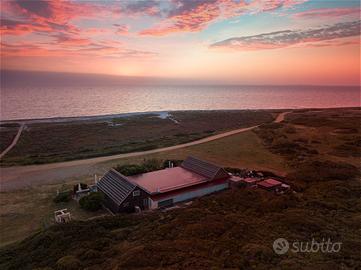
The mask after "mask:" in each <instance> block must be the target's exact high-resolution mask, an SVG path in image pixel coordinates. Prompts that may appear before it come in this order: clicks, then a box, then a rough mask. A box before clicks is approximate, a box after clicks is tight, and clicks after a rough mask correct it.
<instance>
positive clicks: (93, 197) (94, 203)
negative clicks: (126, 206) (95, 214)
mask: <svg viewBox="0 0 361 270" xmlns="http://www.w3.org/2000/svg"><path fill="white" fill-rule="evenodd" d="M103 200H104V195H103V193H100V192H93V193H90V194H89V195H87V196H85V197H83V198H81V199H80V200H79V204H80V207H81V208H83V209H85V210H88V211H97V210H99V209H100V208H101V207H102V203H103Z"/></svg>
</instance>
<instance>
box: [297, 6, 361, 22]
mask: <svg viewBox="0 0 361 270" xmlns="http://www.w3.org/2000/svg"><path fill="white" fill-rule="evenodd" d="M360 11H361V10H360V8H359V7H351V8H317V9H310V10H306V11H302V12H298V13H295V14H294V17H296V18H305V19H311V18H316V19H320V18H322V19H324V18H333V17H344V16H354V17H356V18H359V17H360Z"/></svg>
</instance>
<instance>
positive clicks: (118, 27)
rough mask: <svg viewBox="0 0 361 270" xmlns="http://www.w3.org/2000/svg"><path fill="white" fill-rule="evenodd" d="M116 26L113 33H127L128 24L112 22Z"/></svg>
mask: <svg viewBox="0 0 361 270" xmlns="http://www.w3.org/2000/svg"><path fill="white" fill-rule="evenodd" d="M114 26H115V27H116V31H115V33H116V34H118V35H127V34H129V26H128V25H125V24H114Z"/></svg>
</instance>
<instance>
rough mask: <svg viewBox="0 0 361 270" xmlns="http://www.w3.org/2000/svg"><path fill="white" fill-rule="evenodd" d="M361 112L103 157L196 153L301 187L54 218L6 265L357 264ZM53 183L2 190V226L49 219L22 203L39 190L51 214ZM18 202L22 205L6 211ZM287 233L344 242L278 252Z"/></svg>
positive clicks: (304, 116) (11, 253)
mask: <svg viewBox="0 0 361 270" xmlns="http://www.w3.org/2000/svg"><path fill="white" fill-rule="evenodd" d="M360 119H361V114H360V110H355V109H338V110H336V109H332V110H331V109H330V110H322V111H321V112H319V111H317V112H315V111H309V110H304V111H295V112H294V113H292V114H289V115H288V116H287V118H286V122H284V123H280V124H266V125H263V126H261V127H260V128H259V129H257V130H255V131H249V132H245V133H242V134H238V135H234V136H231V137H227V138H223V139H221V140H217V141H213V142H209V143H205V144H201V145H197V146H193V147H189V148H185V149H178V150H175V151H170V152H164V153H159V154H154V155H147V156H144V157H139V158H131V159H124V160H117V161H113V162H108V163H104V164H99V166H100V167H103V168H108V167H109V166H115V165H117V164H130V163H140V162H141V161H142V160H144V159H150V158H158V159H183V158H185V157H186V156H187V155H190V154H191V155H195V156H197V157H200V158H204V159H206V160H210V161H213V162H216V163H219V164H221V165H224V166H232V167H243V168H244V167H248V168H250V169H252V168H256V169H267V170H270V171H274V172H276V173H283V174H286V176H287V177H286V179H287V182H289V183H290V184H291V185H292V187H293V188H294V189H295V190H296V191H297V193H295V194H289V195H283V196H275V195H273V194H270V193H268V192H264V191H262V190H244V189H239V190H229V191H226V192H222V193H219V194H214V195H210V196H207V197H204V198H201V199H199V200H195V201H194V202H193V204H192V205H191V206H190V207H187V208H185V209H178V210H174V211H170V212H165V213H164V212H154V213H148V214H144V215H124V216H123V215H121V216H117V217H108V218H100V219H94V220H91V221H87V222H81V221H78V222H73V223H71V224H68V225H66V226H52V227H50V228H49V229H47V230H45V231H44V232H42V233H40V234H37V235H34V236H32V237H30V238H28V239H26V240H24V241H22V242H20V243H17V244H15V245H13V246H8V247H6V248H5V249H2V250H1V251H0V268H2V269H19V268H22V269H32V268H36V267H51V269H85V268H86V269H88V270H89V269H90V270H91V269H134V268H138V269H159V268H172V269H184V268H188V269H212V268H213V269H227V268H228V269H358V268H360V267H361V259H360V254H359V250H360V249H361V234H360V231H359V224H360V222H361V216H360V212H361V204H360V200H359V198H360V194H361V188H360V167H361V164H360V156H359V155H357V154H355V153H360V152H361V146H360V144H359V140H360V135H359V134H360V126H359V123H360ZM345 144H346V145H347V147H351V148H352V149H351V150H350V148H345V147H344V145H345ZM89 181H90V180H89ZM51 189H52V191H51V194H54V190H55V189H56V187H55V186H53V187H51V188H50V186H45V187H39V189H37V190H28V191H22V192H24V193H21V192H19V193H18V194H17V193H15V194H17V195H16V196H13V195H12V194H13V193H8V194H6V196H5V197H4V196H0V197H1V198H6V200H5V201H3V203H2V208H3V206H5V205H6V208H5V209H6V211H5V210H1V211H5V212H4V214H5V215H3V214H2V215H1V216H2V218H3V219H2V220H1V221H2V222H1V223H0V226H1V228H0V229H1V230H2V231H3V230H6V232H7V234H9V235H12V238H16V239H20V238H22V237H24V236H25V235H26V234H28V233H30V232H32V231H36V230H37V229H39V225H41V223H42V219H40V218H38V221H36V222H34V223H31V217H30V216H29V217H27V214H28V213H27V212H26V211H23V210H22V208H24V207H25V206H24V205H26V204H27V203H31V201H32V200H33V197H35V198H36V200H38V201H40V202H41V203H37V204H36V207H41V205H42V204H44V205H45V209H46V207H48V210H45V211H44V216H46V214H49V213H52V212H51V211H52V209H51V208H49V207H50V206H51V205H52V202H51V200H50V198H51V196H50V193H49V192H50V190H51ZM41 190H42V191H41ZM34 193H36V194H34ZM37 193H39V194H49V195H37ZM26 194H28V195H26ZM2 195H3V194H2ZM42 196H44V198H46V199H44V201H42V200H41V198H42ZM33 201H34V200H33ZM11 204H14V207H13V208H9V209H12V211H8V210H7V209H8V205H11ZM34 204H35V203H34V202H33V203H32V204H30V205H31V207H29V208H28V211H29V212H30V213H31V214H30V215H31V216H36V213H35V210H34V209H36V207H34ZM73 209H74V210H73V211H75V213H76V211H79V210H77V209H76V207H75V208H73ZM9 213H20V214H19V216H18V217H19V219H18V221H16V220H14V221H12V220H11V219H10V218H11V215H9ZM79 216H81V215H79ZM27 223H29V224H34V230H28V229H27ZM12 224H17V225H16V226H15V227H14V226H13V225H12ZM10 225H11V226H10ZM3 226H4V227H3ZM29 226H31V225H29ZM11 227H12V228H11ZM89 235H92V236H96V237H89ZM279 237H283V238H286V239H287V240H289V241H304V242H309V241H311V239H312V238H314V239H316V240H318V241H321V240H322V239H323V238H324V239H327V238H330V239H331V240H332V241H333V242H342V249H341V251H340V252H339V253H330V254H328V253H321V252H319V253H307V254H306V253H292V252H288V253H287V254H285V255H282V256H280V255H276V254H275V253H274V252H273V250H272V244H273V241H274V240H275V239H277V238H279ZM9 239H10V238H9ZM15 258H16V259H15Z"/></svg>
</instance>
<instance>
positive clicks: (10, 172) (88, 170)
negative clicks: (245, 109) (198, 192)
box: [0, 112, 289, 191]
mask: <svg viewBox="0 0 361 270" xmlns="http://www.w3.org/2000/svg"><path fill="white" fill-rule="evenodd" d="M288 113H289V112H283V113H280V114H279V115H278V116H277V117H276V119H275V120H274V122H275V123H279V122H282V121H283V120H284V118H285V115H286V114H288ZM256 127H258V126H252V127H247V128H240V129H236V130H232V131H228V132H225V133H221V134H217V135H213V136H209V137H207V138H203V139H200V140H197V141H193V142H189V143H184V144H179V145H174V146H170V147H164V148H159V149H153V150H148V151H142V152H134V153H126V154H118V155H112V156H105V157H96V158H90V159H82V160H74V161H67V162H59V163H50V164H42V165H29V166H14V167H8V168H0V191H10V190H16V189H22V188H25V187H29V186H33V185H38V184H47V183H55V182H59V181H61V180H64V179H67V178H71V177H80V176H86V175H89V176H90V175H93V174H94V173H99V168H97V167H96V166H95V165H96V164H98V163H101V162H105V161H110V160H115V159H121V158H128V157H137V156H143V155H147V154H154V153H159V152H165V151H171V150H176V149H180V148H184V147H189V146H193V145H197V144H202V143H206V142H210V141H214V140H218V139H221V138H224V137H228V136H231V135H235V134H238V133H241V132H245V131H248V130H252V129H254V128H256Z"/></svg>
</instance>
